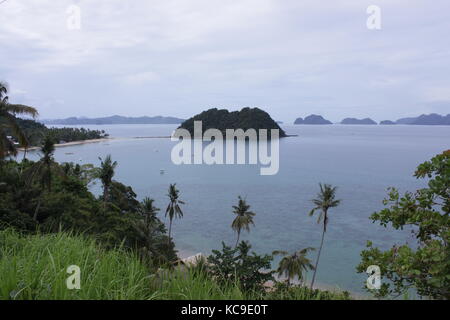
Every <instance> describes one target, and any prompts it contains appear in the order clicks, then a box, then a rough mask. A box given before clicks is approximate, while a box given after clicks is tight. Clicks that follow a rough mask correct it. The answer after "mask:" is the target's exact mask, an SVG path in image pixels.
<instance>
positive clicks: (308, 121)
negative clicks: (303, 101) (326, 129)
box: [294, 114, 332, 124]
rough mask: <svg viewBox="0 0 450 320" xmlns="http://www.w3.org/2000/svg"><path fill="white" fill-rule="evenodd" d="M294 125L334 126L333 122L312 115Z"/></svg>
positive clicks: (298, 120) (296, 121) (298, 119)
mask: <svg viewBox="0 0 450 320" xmlns="http://www.w3.org/2000/svg"><path fill="white" fill-rule="evenodd" d="M294 124H332V122H331V121H329V120H326V119H324V118H323V117H322V116H319V115H316V114H312V115H309V116H307V117H306V118H305V119H303V118H297V119H296V120H295V122H294Z"/></svg>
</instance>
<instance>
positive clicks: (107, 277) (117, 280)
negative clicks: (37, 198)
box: [0, 230, 152, 300]
mask: <svg viewBox="0 0 450 320" xmlns="http://www.w3.org/2000/svg"><path fill="white" fill-rule="evenodd" d="M70 265H77V266H79V267H80V269H81V290H69V289H68V288H67V285H66V279H67V278H68V277H69V276H70V274H68V273H67V272H66V270H67V267H69V266H70ZM0 275H1V277H0V299H3V300H5V299H26V300H29V299H60V300H64V299H149V298H150V297H151V295H152V291H151V290H150V286H149V283H150V278H149V275H148V270H147V268H146V267H145V266H144V265H143V264H141V263H140V261H139V259H138V258H137V257H136V256H134V255H132V254H130V253H128V252H125V251H123V250H121V249H115V250H108V251H106V250H103V249H101V248H100V247H99V246H98V245H97V244H96V243H95V241H94V240H90V239H85V238H83V237H81V236H71V235H68V234H65V233H59V234H55V235H45V236H41V235H33V236H20V235H19V234H17V233H16V232H13V231H10V230H7V231H0Z"/></svg>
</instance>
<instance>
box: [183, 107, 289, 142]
mask: <svg viewBox="0 0 450 320" xmlns="http://www.w3.org/2000/svg"><path fill="white" fill-rule="evenodd" d="M194 121H202V125H203V132H205V131H206V130H208V129H218V130H220V131H221V132H222V133H225V131H226V129H243V130H248V129H255V130H257V131H258V130H259V129H267V130H268V134H270V129H278V130H279V136H280V137H286V136H287V135H286V133H285V132H284V130H283V129H281V127H280V126H279V125H278V123H277V122H276V121H275V120H273V119H272V118H271V117H270V115H269V114H268V113H267V112H265V111H263V110H261V109H259V108H243V109H242V110H240V111H233V112H230V111H228V110H226V109H217V108H213V109H209V110H206V111H203V112H202V113H200V114H197V115H195V116H193V117H192V118H190V119H188V120H186V121H184V122H183V123H182V124H181V126H180V128H182V129H186V130H188V131H189V133H190V134H191V136H193V135H194Z"/></svg>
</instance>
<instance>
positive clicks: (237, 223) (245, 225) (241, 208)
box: [231, 196, 256, 247]
mask: <svg viewBox="0 0 450 320" xmlns="http://www.w3.org/2000/svg"><path fill="white" fill-rule="evenodd" d="M249 209H250V206H249V205H248V204H247V202H246V201H245V200H244V199H242V198H241V197H240V196H239V202H238V205H237V206H233V213H234V214H235V215H236V217H235V218H234V220H233V222H232V224H231V228H232V229H233V230H234V231H236V233H237V239H236V247H237V245H238V243H239V238H240V235H241V231H242V229H244V230H247V232H250V225H255V223H254V222H253V217H254V216H255V215H256V214H255V213H254V212H251V211H250V210H249Z"/></svg>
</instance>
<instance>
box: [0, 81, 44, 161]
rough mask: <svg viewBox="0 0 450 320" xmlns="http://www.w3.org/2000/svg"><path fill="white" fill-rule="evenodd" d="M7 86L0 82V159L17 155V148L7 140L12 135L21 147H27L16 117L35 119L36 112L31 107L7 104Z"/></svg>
mask: <svg viewBox="0 0 450 320" xmlns="http://www.w3.org/2000/svg"><path fill="white" fill-rule="evenodd" d="M7 94H8V86H7V85H6V84H5V83H3V82H0V159H2V158H4V157H5V156H7V155H9V154H12V155H16V154H17V148H16V147H17V146H16V145H15V143H14V141H13V140H11V139H10V138H8V136H9V135H14V136H15V138H16V139H17V141H18V143H20V144H21V145H22V146H29V141H28V139H27V136H26V135H25V132H24V131H23V130H22V128H21V127H20V125H19V123H18V121H17V118H16V115H26V116H31V117H33V118H35V117H37V115H38V112H37V110H36V109H35V108H33V107H28V106H23V105H18V104H11V103H9V98H8V96H7Z"/></svg>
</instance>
